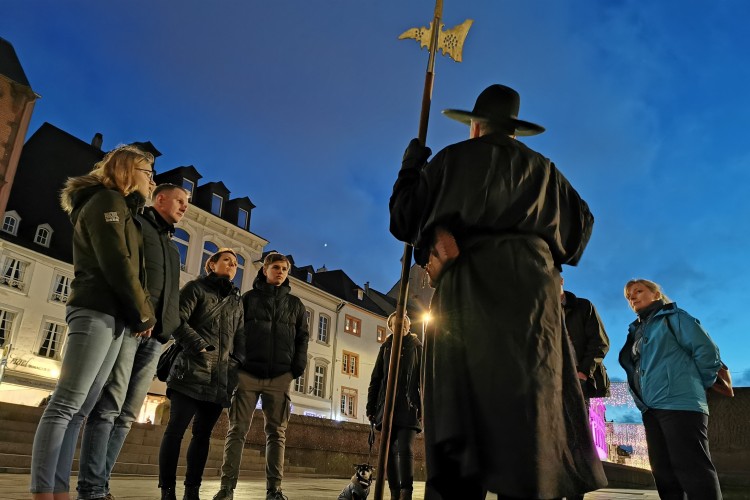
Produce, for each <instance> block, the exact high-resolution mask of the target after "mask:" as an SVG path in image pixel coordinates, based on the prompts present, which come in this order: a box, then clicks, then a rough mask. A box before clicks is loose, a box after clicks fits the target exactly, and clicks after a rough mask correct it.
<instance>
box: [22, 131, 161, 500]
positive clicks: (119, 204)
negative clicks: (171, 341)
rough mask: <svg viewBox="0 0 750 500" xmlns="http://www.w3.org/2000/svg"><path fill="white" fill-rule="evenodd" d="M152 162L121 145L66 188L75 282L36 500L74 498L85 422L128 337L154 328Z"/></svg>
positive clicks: (46, 418)
mask: <svg viewBox="0 0 750 500" xmlns="http://www.w3.org/2000/svg"><path fill="white" fill-rule="evenodd" d="M153 164H154V157H153V156H152V155H151V154H150V153H147V152H144V151H141V150H140V149H138V148H137V147H135V146H121V147H118V148H116V149H114V150H112V151H110V152H109V153H107V154H106V155H105V156H104V158H103V159H102V160H101V161H100V162H98V163H97V164H96V165H95V166H94V169H93V170H92V171H91V172H90V173H89V174H87V175H84V176H81V177H72V178H70V179H68V181H67V183H66V185H65V188H64V189H63V191H62V195H61V197H60V198H61V204H62V207H63V209H64V210H65V211H66V212H67V213H68V214H69V215H70V219H71V221H72V223H73V268H74V270H75V278H74V279H73V282H72V283H71V293H70V298H69V300H68V302H67V307H66V311H65V313H66V318H65V319H66V321H67V323H68V338H67V341H66V344H65V357H64V358H63V361H62V366H61V369H60V378H59V379H58V381H57V386H56V387H55V390H54V392H53V393H52V395H51V397H50V400H49V402H48V404H47V406H46V408H45V410H44V413H43V414H42V418H41V419H40V421H39V426H38V427H37V430H36V434H35V436H34V446H33V450H32V457H31V493H32V494H33V498H34V499H35V500H52V499H54V500H68V498H69V494H68V490H69V487H70V469H71V466H72V463H73V454H74V452H75V447H76V442H77V441H78V434H79V432H80V429H81V424H82V422H83V419H84V418H85V417H86V415H88V413H89V412H90V411H91V409H92V408H93V406H94V404H95V403H96V400H97V398H98V397H99V393H100V392H101V389H102V387H103V386H104V384H105V382H106V381H107V377H108V376H109V373H110V372H111V371H112V366H113V364H114V362H115V360H116V359H117V355H118V353H119V350H120V346H121V345H122V338H123V335H135V336H137V337H149V336H150V335H151V330H152V329H153V327H154V324H155V323H156V318H155V316H154V310H153V307H152V305H151V301H150V300H149V295H148V291H146V289H145V270H144V266H143V256H142V251H143V239H142V236H141V232H140V226H139V224H138V222H137V220H136V219H135V214H136V212H137V211H138V210H139V209H141V208H142V207H143V206H144V205H145V203H146V199H147V198H148V197H149V196H150V195H151V191H152V190H153V189H154V187H155V184H154V182H153V175H154V172H153Z"/></svg>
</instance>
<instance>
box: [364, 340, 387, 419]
mask: <svg viewBox="0 0 750 500" xmlns="http://www.w3.org/2000/svg"><path fill="white" fill-rule="evenodd" d="M384 350H385V344H383V345H381V346H380V351H378V359H376V360H375V366H373V368H372V375H370V386H369V387H368V388H367V407H366V410H365V412H366V413H367V416H370V415H376V414H377V412H378V394H380V386H381V384H382V383H383V351H384Z"/></svg>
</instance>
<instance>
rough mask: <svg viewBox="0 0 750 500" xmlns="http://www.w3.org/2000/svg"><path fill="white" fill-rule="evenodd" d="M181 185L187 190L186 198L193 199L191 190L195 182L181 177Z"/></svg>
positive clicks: (193, 188)
mask: <svg viewBox="0 0 750 500" xmlns="http://www.w3.org/2000/svg"><path fill="white" fill-rule="evenodd" d="M182 187H183V188H185V190H186V191H187V192H188V200H192V199H193V191H194V190H195V183H194V182H193V181H191V180H190V179H185V178H184V177H183V178H182Z"/></svg>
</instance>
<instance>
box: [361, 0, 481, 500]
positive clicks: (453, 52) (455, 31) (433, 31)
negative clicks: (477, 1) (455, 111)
mask: <svg viewBox="0 0 750 500" xmlns="http://www.w3.org/2000/svg"><path fill="white" fill-rule="evenodd" d="M442 17H443V0H436V3H435V14H434V16H433V19H432V22H431V23H430V26H429V27H426V28H425V27H421V28H412V29H409V30H407V31H405V32H404V33H402V34H401V35H400V36H399V37H398V38H399V40H404V39H407V38H412V39H415V40H417V41H419V42H420V45H421V47H422V48H425V47H427V48H428V50H429V58H428V61H427V72H426V74H425V80H424V90H423V92H422V110H421V112H420V116H419V133H418V135H417V137H418V138H419V142H420V143H422V145H423V146H424V145H425V144H426V142H427V125H428V122H429V119H430V105H431V103H432V88H433V84H434V81H435V72H434V70H435V54H436V53H437V51H438V50H441V51H442V52H443V55H447V56H448V57H450V58H452V59H453V60H454V61H456V62H461V60H462V51H463V44H464V40H466V34H467V33H468V31H469V28H470V27H471V24H472V23H473V21H472V20H471V19H467V20H466V21H464V22H463V23H461V24H460V25H458V26H456V27H454V28H452V29H450V30H447V31H443V28H444V27H445V25H444V24H441V22H440V20H441V18H442ZM413 251H414V249H413V247H412V246H411V245H409V244H408V243H407V244H405V245H404V255H403V257H402V259H401V283H400V286H399V292H398V302H397V305H396V317H395V320H394V325H393V345H392V347H391V359H390V361H389V365H388V380H387V383H386V390H385V407H384V409H383V423H382V431H381V434H380V447H379V451H378V465H377V469H376V470H377V475H376V478H375V500H383V486H384V485H385V471H386V467H387V464H388V447H389V443H390V437H391V423H392V420H393V407H394V403H395V399H396V384H397V383H398V370H399V361H400V359H401V346H402V343H403V342H402V341H403V336H404V333H407V332H404V329H403V325H404V315H405V314H406V302H407V294H408V292H409V270H410V268H411V259H412V253H413Z"/></svg>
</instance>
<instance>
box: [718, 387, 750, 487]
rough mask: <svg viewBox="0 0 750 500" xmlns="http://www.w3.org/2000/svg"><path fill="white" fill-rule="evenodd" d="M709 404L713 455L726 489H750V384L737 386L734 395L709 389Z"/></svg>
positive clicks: (720, 479) (722, 483) (722, 484)
mask: <svg viewBox="0 0 750 500" xmlns="http://www.w3.org/2000/svg"><path fill="white" fill-rule="evenodd" d="M708 407H709V411H710V412H711V415H710V416H709V418H708V439H709V444H710V446H711V458H712V459H713V461H714V465H715V466H716V470H717V471H718V473H719V481H720V482H721V487H722V490H726V491H728V492H734V491H738V492H739V491H744V492H750V387H737V388H735V390H734V397H733V398H727V397H725V396H721V395H719V394H716V393H714V392H709V398H708ZM725 498H726V495H725ZM737 498H740V497H737ZM745 498H750V493H748V496H747V497H745Z"/></svg>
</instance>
